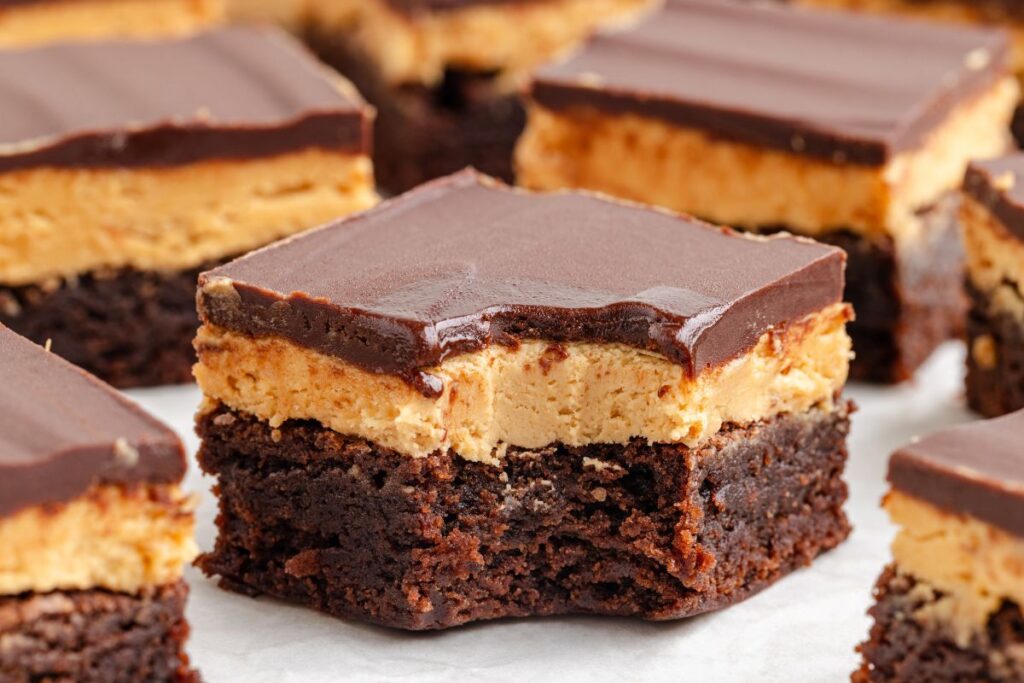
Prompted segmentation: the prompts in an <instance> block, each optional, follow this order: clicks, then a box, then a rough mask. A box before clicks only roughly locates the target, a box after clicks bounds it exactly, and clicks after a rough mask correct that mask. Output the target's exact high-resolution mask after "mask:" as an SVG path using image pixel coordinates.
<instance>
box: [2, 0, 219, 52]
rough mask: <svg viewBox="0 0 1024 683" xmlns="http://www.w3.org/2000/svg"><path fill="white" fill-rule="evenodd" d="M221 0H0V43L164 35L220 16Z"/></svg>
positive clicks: (205, 24) (20, 44) (8, 45)
mask: <svg viewBox="0 0 1024 683" xmlns="http://www.w3.org/2000/svg"><path fill="white" fill-rule="evenodd" d="M223 15H224V3H223V0H0V47H3V48H11V47H24V46H29V45H39V44H42V43H51V42H58V41H70V40H103V39H110V38H166V37H171V36H178V35H183V34H186V33H191V32H194V31H197V30H200V29H202V28H205V27H208V26H210V25H212V24H214V23H217V22H219V21H221V20H222V19H223Z"/></svg>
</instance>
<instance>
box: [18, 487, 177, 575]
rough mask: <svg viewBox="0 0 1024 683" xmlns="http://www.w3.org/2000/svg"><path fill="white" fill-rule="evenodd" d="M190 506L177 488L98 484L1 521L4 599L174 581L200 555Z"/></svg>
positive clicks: (27, 509)
mask: <svg viewBox="0 0 1024 683" xmlns="http://www.w3.org/2000/svg"><path fill="white" fill-rule="evenodd" d="M192 507H193V501H192V499H191V498H189V497H187V496H185V495H184V494H182V493H181V492H180V491H179V490H178V488H177V487H176V486H148V487H147V486H141V487H132V488H123V487H120V486H113V485H101V486H95V487H93V488H92V489H90V490H89V491H88V492H86V493H85V494H83V495H82V496H80V497H79V498H76V499H74V500H72V501H70V502H67V503H60V504H51V505H43V506H35V507H30V508H26V509H24V510H21V511H20V512H18V513H16V514H14V515H12V516H8V517H3V518H0V548H3V552H0V594H2V595H17V594H18V593H24V592H29V591H33V592H37V593H46V592H49V591H54V590H90V589H96V588H100V589H106V590H111V591H117V592H123V593H135V592H138V591H139V590H141V589H144V588H146V587H150V586H159V585H165V584H170V583H174V582H176V581H178V580H179V579H180V578H181V575H182V570H183V568H184V566H185V565H186V564H187V563H189V562H191V561H192V560H193V559H195V556H196V553H197V549H196V546H195V543H194V542H193V540H192V535H193V526H194V523H193V518H192Z"/></svg>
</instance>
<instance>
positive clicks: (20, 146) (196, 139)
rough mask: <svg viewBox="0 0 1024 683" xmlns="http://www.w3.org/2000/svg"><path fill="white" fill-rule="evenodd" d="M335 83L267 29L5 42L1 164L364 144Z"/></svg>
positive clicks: (360, 112)
mask: <svg viewBox="0 0 1024 683" xmlns="http://www.w3.org/2000/svg"><path fill="white" fill-rule="evenodd" d="M338 85H339V83H338V81H337V77H335V76H332V75H330V74H329V72H328V71H326V70H325V69H323V67H321V66H320V65H319V64H317V62H316V61H315V60H314V59H313V58H312V57H311V56H310V55H309V54H307V53H306V52H305V51H304V50H303V49H302V48H301V47H300V46H299V45H298V44H297V43H294V42H293V41H292V39H291V38H289V37H288V36H286V35H284V34H283V33H280V32H278V31H276V30H271V29H256V28H227V29H222V30H217V31H212V32H209V33H204V34H200V35H198V36H194V37H190V38H187V39H183V40H176V41H170V42H137V41H117V42H104V43H90V44H60V45H53V46H48V47H42V48H37V49H32V50H26V51H9V52H5V53H3V54H0V101H2V102H3V108H2V112H3V116H2V117H0V171H9V170H12V169H18V168H25V167H34V166H57V167H110V166H117V167H122V166H169V165H176V164H185V163H190V162H194V161H198V160H203V159H218V158H253V157H261V156H270V155H275V154H281V153H285V152H290V151H296V150H301V149H305V148H310V147H316V148H322V149H330V150H339V151H355V152H364V151H368V146H369V144H368V138H369V121H368V118H367V116H366V115H365V112H364V106H363V104H362V102H361V101H360V100H359V99H358V98H357V96H355V95H346V94H343V93H342V92H341V91H339V89H338Z"/></svg>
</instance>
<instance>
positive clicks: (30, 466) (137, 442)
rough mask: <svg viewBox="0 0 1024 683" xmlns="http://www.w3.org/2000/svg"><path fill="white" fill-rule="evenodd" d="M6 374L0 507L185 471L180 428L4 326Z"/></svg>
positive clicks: (1, 352)
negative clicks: (176, 429)
mask: <svg viewBox="0 0 1024 683" xmlns="http://www.w3.org/2000/svg"><path fill="white" fill-rule="evenodd" d="M0 377H2V378H3V382H2V384H0V515H7V514H10V513H12V512H15V511H17V510H19V509H21V508H23V507H27V506H30V505H38V504H44V503H52V502H62V501H67V500H71V499H73V498H75V497H77V496H78V495H80V494H82V493H84V492H85V491H86V490H87V489H88V488H89V487H90V486H91V485H93V484H95V483H115V484H133V483H141V482H146V483H173V482H177V481H179V480H180V479H181V478H182V477H183V476H184V474H185V455H184V451H183V448H182V445H181V442H180V441H179V439H178V437H177V436H176V435H175V434H174V432H172V431H171V430H170V429H168V428H167V427H165V426H164V425H162V424H160V423H159V422H157V421H156V420H155V419H153V418H151V417H149V416H148V415H146V414H145V413H143V412H142V410H141V409H139V408H138V407H137V406H135V404H133V403H131V402H130V401H128V400H126V399H124V398H122V397H121V396H120V395H119V394H117V392H115V391H113V390H112V389H110V388H109V387H107V386H106V385H104V384H102V383H101V382H99V381H98V380H96V379H94V378H92V377H90V376H88V375H86V374H85V373H83V372H82V371H81V370H79V369H77V368H75V367H74V366H72V365H70V364H68V363H67V362H65V361H64V360H61V359H60V358H57V357H56V356H54V355H53V354H50V353H47V352H46V351H45V350H43V349H42V348H41V347H39V346H37V345H36V344H33V343H32V342H30V341H28V340H26V339H24V338H22V337H20V336H18V335H17V334H15V333H14V332H11V331H10V330H8V329H6V328H4V327H0Z"/></svg>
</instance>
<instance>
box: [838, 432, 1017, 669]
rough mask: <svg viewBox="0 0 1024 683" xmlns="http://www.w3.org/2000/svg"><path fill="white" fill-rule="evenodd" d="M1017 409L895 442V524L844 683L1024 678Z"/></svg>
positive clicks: (890, 503)
mask: <svg viewBox="0 0 1024 683" xmlns="http://www.w3.org/2000/svg"><path fill="white" fill-rule="evenodd" d="M1022 440H1024V413H1014V414H1012V415H1009V416H1006V417H1001V418H998V419H995V420H990V421H988V422H977V423H974V424H971V425H967V426H960V427H956V428H953V429H950V430H947V431H944V432H940V433H937V434H934V435H932V436H929V437H927V438H925V439H923V440H921V441H918V442H916V443H914V444H912V445H910V446H907V447H906V448H903V449H902V450H900V451H897V452H896V453H895V454H894V455H893V457H892V460H891V461H890V463H889V482H890V483H891V485H892V490H891V492H890V493H889V494H888V496H886V499H885V507H886V508H887V509H888V511H889V514H890V516H891V517H892V519H893V521H894V522H895V523H896V524H898V525H899V527H900V530H899V534H898V535H897V537H896V540H895V542H894V543H893V563H892V564H891V565H890V566H889V567H888V568H887V569H886V570H885V572H884V573H883V574H882V577H881V578H880V579H879V581H878V585H877V586H876V588H875V597H876V599H877V603H876V604H875V606H874V607H873V608H872V609H871V615H872V616H873V617H874V619H875V625H874V627H873V628H872V630H871V637H870V639H869V640H868V642H866V643H864V644H863V645H861V646H860V648H859V650H860V651H861V653H862V654H863V656H864V664H863V666H862V668H861V669H860V670H859V671H858V672H857V673H855V674H854V676H853V680H854V681H855V682H856V683H884V682H888V681H892V682H893V683H895V682H896V681H929V683H932V682H934V683H943V682H945V681H949V682H950V683H952V682H953V681H1006V682H1009V681H1021V680H1024V614H1022V613H1021V605H1024V451H1022V450H1021V447H1020V444H1021V443H1022Z"/></svg>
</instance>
